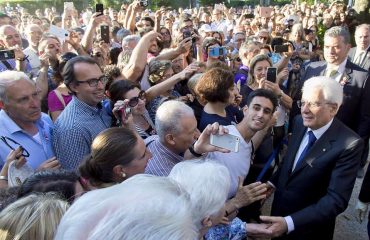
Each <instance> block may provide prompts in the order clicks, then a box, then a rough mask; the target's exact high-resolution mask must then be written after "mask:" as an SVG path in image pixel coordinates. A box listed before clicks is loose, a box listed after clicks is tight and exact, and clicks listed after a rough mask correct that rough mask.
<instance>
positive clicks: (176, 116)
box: [155, 100, 194, 141]
mask: <svg viewBox="0 0 370 240" xmlns="http://www.w3.org/2000/svg"><path fill="white" fill-rule="evenodd" d="M185 116H190V117H191V116H194V111H193V109H192V108H191V107H189V106H188V105H186V104H185V103H183V102H181V101H177V100H170V101H166V102H163V103H162V104H161V105H160V106H159V107H158V109H157V112H156V115H155V130H156V131H157V134H158V136H159V138H160V140H161V141H163V140H164V138H165V136H166V134H168V133H172V134H177V133H180V132H181V131H182V129H183V126H181V124H179V123H180V120H181V119H182V118H183V117H185Z"/></svg>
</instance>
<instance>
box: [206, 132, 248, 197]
mask: <svg viewBox="0 0 370 240" xmlns="http://www.w3.org/2000/svg"><path fill="white" fill-rule="evenodd" d="M225 127H226V128H227V129H228V130H229V134H232V135H234V136H238V137H239V139H240V142H239V151H238V152H229V153H222V152H210V153H208V154H207V159H210V161H215V162H217V163H219V164H222V165H224V166H225V167H226V168H227V169H228V170H229V173H230V180H231V185H230V190H229V195H228V198H232V197H233V196H235V193H236V190H237V189H238V183H239V179H238V177H239V176H240V177H243V178H245V177H246V176H247V175H248V172H249V168H250V165H251V154H252V143H251V141H249V142H248V143H247V142H246V141H245V140H244V138H243V136H242V135H241V134H240V133H239V131H238V129H237V128H236V127H235V126H234V125H229V126H225Z"/></svg>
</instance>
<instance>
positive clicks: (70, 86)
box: [69, 82, 79, 93]
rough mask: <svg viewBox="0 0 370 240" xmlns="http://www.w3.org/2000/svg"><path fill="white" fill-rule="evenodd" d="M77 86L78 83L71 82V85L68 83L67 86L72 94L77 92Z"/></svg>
mask: <svg viewBox="0 0 370 240" xmlns="http://www.w3.org/2000/svg"><path fill="white" fill-rule="evenodd" d="M77 85H78V83H74V82H72V83H70V84H69V88H70V89H71V90H72V91H73V92H75V93H78V92H79V91H78V88H77Z"/></svg>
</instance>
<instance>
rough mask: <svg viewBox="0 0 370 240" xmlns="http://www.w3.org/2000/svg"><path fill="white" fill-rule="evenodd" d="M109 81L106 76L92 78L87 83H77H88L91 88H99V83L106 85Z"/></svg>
mask: <svg viewBox="0 0 370 240" xmlns="http://www.w3.org/2000/svg"><path fill="white" fill-rule="evenodd" d="M107 81H108V77H107V76H105V75H102V76H100V77H99V78H91V79H88V80H86V81H76V82H77V83H87V84H89V86H90V87H96V86H98V84H99V82H101V83H103V85H104V84H106V83H107Z"/></svg>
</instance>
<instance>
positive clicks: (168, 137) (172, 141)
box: [164, 134, 176, 146]
mask: <svg viewBox="0 0 370 240" xmlns="http://www.w3.org/2000/svg"><path fill="white" fill-rule="evenodd" d="M164 139H165V140H166V142H167V143H168V144H170V145H172V146H174V145H175V144H176V142H175V137H174V136H173V135H172V134H166V136H165V137H164Z"/></svg>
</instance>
